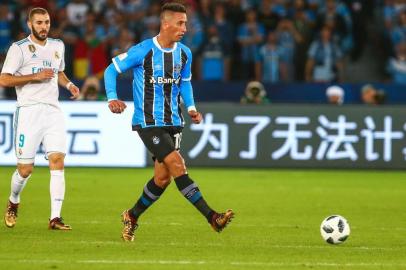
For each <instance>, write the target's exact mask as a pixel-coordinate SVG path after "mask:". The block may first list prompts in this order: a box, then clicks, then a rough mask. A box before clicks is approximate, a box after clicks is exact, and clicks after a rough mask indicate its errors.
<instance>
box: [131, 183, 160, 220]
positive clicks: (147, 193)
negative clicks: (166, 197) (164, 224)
mask: <svg viewBox="0 0 406 270" xmlns="http://www.w3.org/2000/svg"><path fill="white" fill-rule="evenodd" d="M164 191H165V189H163V188H161V187H159V186H157V185H156V184H155V182H154V178H152V179H151V180H149V181H148V183H147V184H146V185H145V186H144V190H143V192H142V195H141V197H140V198H139V199H138V201H137V203H136V204H135V205H134V207H133V208H131V209H130V211H129V212H130V214H131V216H132V217H133V218H135V219H138V217H139V216H141V214H142V213H144V211H145V210H147V209H148V207H150V206H151V205H152V204H153V203H154V202H156V201H157V200H158V199H159V197H160V196H161V195H162V193H163V192H164Z"/></svg>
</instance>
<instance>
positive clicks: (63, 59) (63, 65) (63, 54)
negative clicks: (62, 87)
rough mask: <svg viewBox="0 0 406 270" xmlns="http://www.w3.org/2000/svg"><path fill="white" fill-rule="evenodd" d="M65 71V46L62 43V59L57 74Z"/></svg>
mask: <svg viewBox="0 0 406 270" xmlns="http://www.w3.org/2000/svg"><path fill="white" fill-rule="evenodd" d="M64 70H65V44H64V43H62V59H61V64H60V65H59V69H58V71H59V72H62V71H64Z"/></svg>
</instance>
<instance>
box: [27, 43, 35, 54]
mask: <svg viewBox="0 0 406 270" xmlns="http://www.w3.org/2000/svg"><path fill="white" fill-rule="evenodd" d="M28 50H30V52H32V53H35V51H36V50H37V49H35V46H34V45H32V44H30V45H28Z"/></svg>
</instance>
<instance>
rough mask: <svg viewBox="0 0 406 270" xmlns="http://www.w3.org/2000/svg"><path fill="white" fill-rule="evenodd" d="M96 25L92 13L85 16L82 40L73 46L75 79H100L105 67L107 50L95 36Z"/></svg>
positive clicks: (96, 35)
mask: <svg viewBox="0 0 406 270" xmlns="http://www.w3.org/2000/svg"><path fill="white" fill-rule="evenodd" d="M96 30H97V25H96V22H95V20H94V16H93V14H92V13H89V14H87V16H86V25H85V26H84V28H82V38H83V39H80V40H78V42H77V43H76V44H75V52H74V55H75V56H74V74H75V77H76V78H77V79H84V78H86V77H87V76H89V75H95V76H98V77H99V78H101V77H102V76H103V72H104V69H105V68H106V67H107V58H108V55H107V49H106V47H105V44H104V43H103V42H102V40H101V38H100V37H99V36H98V34H97V31H96Z"/></svg>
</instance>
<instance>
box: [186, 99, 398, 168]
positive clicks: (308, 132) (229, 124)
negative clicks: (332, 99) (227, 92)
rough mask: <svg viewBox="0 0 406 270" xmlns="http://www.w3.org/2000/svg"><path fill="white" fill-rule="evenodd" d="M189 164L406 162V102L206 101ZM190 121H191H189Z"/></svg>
mask: <svg viewBox="0 0 406 270" xmlns="http://www.w3.org/2000/svg"><path fill="white" fill-rule="evenodd" d="M199 109H200V110H201V111H202V113H203V114H204V122H203V123H202V124H200V125H194V124H192V125H186V128H185V129H184V133H183V137H182V147H181V149H182V153H183V156H184V157H185V159H186V161H187V164H188V165H189V166H242V167H285V168H286V167H296V168H300V167H308V168H323V167H324V168H396V169H405V168H406V117H405V115H406V109H405V108H403V107H400V106H399V107H386V106H383V107H368V106H323V105H319V106H315V105H312V106H310V105H275V104H272V105H269V106H255V105H254V106H241V105H233V104H227V103H226V104H218V103H217V104H200V105H199ZM189 122H190V121H189Z"/></svg>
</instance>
